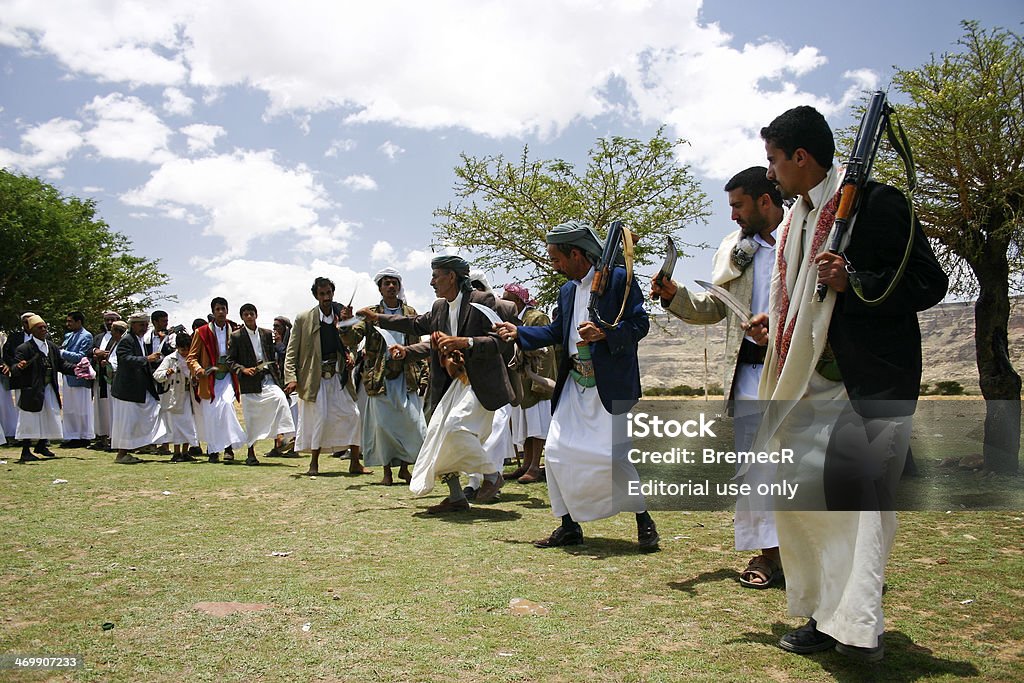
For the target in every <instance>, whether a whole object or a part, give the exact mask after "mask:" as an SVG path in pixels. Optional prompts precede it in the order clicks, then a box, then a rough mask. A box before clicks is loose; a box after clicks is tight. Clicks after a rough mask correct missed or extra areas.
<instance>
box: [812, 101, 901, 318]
mask: <svg viewBox="0 0 1024 683" xmlns="http://www.w3.org/2000/svg"><path fill="white" fill-rule="evenodd" d="M891 112H892V107H890V106H889V104H888V102H886V101H885V93H883V92H882V91H881V90H878V91H876V92H875V94H874V95H872V96H871V102H870V103H868V108H867V110H866V111H865V112H864V117H863V118H862V119H861V121H860V128H859V129H858V130H857V139H856V140H854V142H853V151H852V152H851V153H850V160H849V162H847V164H846V174H845V175H844V176H843V183H842V185H840V186H839V208H838V209H836V222H835V231H834V232H833V233H832V246H830V247H829V251H831V252H833V253H837V254H838V253H839V247H840V245H841V243H842V241H843V237H844V236H845V235H846V230H847V228H848V227H849V226H850V220H851V219H852V218H853V217H854V216H855V215H856V214H857V210H858V209H859V208H860V200H861V198H862V196H863V194H864V186H865V185H867V183H868V178H869V177H870V176H871V167H872V166H873V165H874V163H875V156H876V155H877V154H878V145H879V144H880V143H881V142H882V133H883V132H885V125H883V124H888V122H889V114H890V113H891ZM815 292H816V294H817V299H818V303H821V302H822V301H824V300H825V294H826V293H827V292H828V286H827V285H824V284H822V283H820V282H819V283H818V286H817V287H816V288H815Z"/></svg>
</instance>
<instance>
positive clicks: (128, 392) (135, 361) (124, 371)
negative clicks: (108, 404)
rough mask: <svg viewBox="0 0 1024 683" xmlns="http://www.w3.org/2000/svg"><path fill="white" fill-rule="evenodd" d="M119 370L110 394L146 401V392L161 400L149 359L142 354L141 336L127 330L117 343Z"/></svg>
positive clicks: (136, 401)
mask: <svg viewBox="0 0 1024 683" xmlns="http://www.w3.org/2000/svg"><path fill="white" fill-rule="evenodd" d="M116 353H117V372H116V373H114V383H113V385H112V386H111V387H110V395H111V396H113V397H114V398H117V399H121V400H122V401H131V402H132V403H145V402H146V393H147V392H148V393H149V394H150V395H151V396H152V397H153V398H155V399H157V400H159V396H158V392H157V386H156V380H155V379H153V371H152V370H150V368H149V361H148V360H146V357H145V356H144V355H142V347H141V346H140V342H139V338H138V337H136V336H135V335H133V334H132V333H131V332H125V334H124V336H123V337H121V341H119V342H118V343H117V351H116Z"/></svg>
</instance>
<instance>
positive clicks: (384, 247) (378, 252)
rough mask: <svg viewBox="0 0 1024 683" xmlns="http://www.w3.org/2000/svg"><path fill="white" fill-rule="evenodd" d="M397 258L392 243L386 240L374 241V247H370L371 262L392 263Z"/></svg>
mask: <svg viewBox="0 0 1024 683" xmlns="http://www.w3.org/2000/svg"><path fill="white" fill-rule="evenodd" d="M394 259H395V248H394V247H393V246H391V243H390V242H388V241H386V240H380V241H378V242H374V243H373V248H372V249H370V262H371V263H383V264H389V263H392V262H393V261H394Z"/></svg>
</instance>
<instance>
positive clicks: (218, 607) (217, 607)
mask: <svg viewBox="0 0 1024 683" xmlns="http://www.w3.org/2000/svg"><path fill="white" fill-rule="evenodd" d="M192 608H193V609H197V610H199V611H200V612H205V613H206V614H209V615H210V616H213V617H226V616H228V615H229V614H234V613H235V612H260V611H262V610H265V609H270V605H266V604H263V603H261V602H197V603H196V604H194V605H192Z"/></svg>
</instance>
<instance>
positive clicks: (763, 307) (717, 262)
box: [651, 166, 782, 588]
mask: <svg viewBox="0 0 1024 683" xmlns="http://www.w3.org/2000/svg"><path fill="white" fill-rule="evenodd" d="M767 172H768V169H767V168H765V167H764V166H752V167H751V168H748V169H746V170H743V171H740V172H739V173H737V174H736V175H734V176H733V177H732V178H731V179H730V180H729V182H728V183H726V184H725V191H726V192H727V193H728V197H729V207H730V208H731V209H732V220H734V221H735V222H736V224H737V225H739V230H735V231H733V232H731V233H729V234H728V235H726V236H725V239H723V240H722V243H721V245H719V247H718V251H717V252H715V256H714V258H713V259H712V262H711V263H712V266H711V280H712V281H711V282H710V283H706V282H702V281H700V280H697V283H698V284H700V285H701V286H702V287H705V288H707V289H708V290H709V291H708V292H691V291H689V290H688V289H686V287H680V286H679V285H677V284H676V283H675V281H673V280H672V271H671V266H674V265H675V263H674V258H673V259H666V265H668V262H669V261H671V266H669V269H668V270H667V271H666V269H665V268H664V267H663V268H662V270H661V272H659V273H658V274H657V275H656V276H655V277H654V279H653V280H652V281H651V295H652V297H654V298H658V299H660V300H661V305H662V306H663V307H664V308H665V309H667V310H668V312H669V313H671V314H672V315H674V316H676V317H677V318H679V319H680V320H682V321H684V322H687V323H690V324H691V325H713V324H715V323H717V322H719V321H720V320H722V319H724V318H726V317H728V323H727V326H726V329H725V358H726V359H727V360H728V361H729V362H728V363H726V364H725V365H724V376H723V378H722V386H723V387H724V391H725V397H726V414H728V415H731V416H733V418H734V420H733V433H734V443H735V448H736V452H741V451H749V450H750V446H751V444H752V442H753V440H754V434H755V432H756V431H757V425H758V423H759V421H760V413H761V411H760V410H758V408H757V403H756V401H757V386H758V382H759V381H760V379H761V370H762V369H763V368H764V356H765V347H763V346H758V345H757V344H755V343H754V340H753V339H752V338H751V337H750V336H748V335H747V334H746V327H747V322H748V321H749V320H750V318H751V311H757V312H759V313H760V312H764V311H767V310H768V292H769V290H770V288H771V279H772V265H773V263H774V261H775V229H776V228H777V227H778V225H779V223H781V222H782V195H781V194H780V193H779V190H778V188H777V187H775V184H774V183H772V182H770V181H769V180H768V178H767V177H766V174H767ZM673 250H674V248H673ZM730 311H731V312H732V313H733V315H729V312H730ZM775 467H776V466H775V465H773V464H771V463H761V464H757V465H753V466H751V467H750V469H749V470H748V471H747V472H746V473H745V475H744V480H743V481H744V482H745V483H748V484H751V486H752V488H753V489H754V490H756V488H757V484H760V483H771V482H772V481H774V477H775ZM765 507H767V506H765V505H762V504H759V503H758V501H757V499H752V498H751V497H749V496H742V497H740V498H739V499H738V500H737V501H736V515H735V517H734V518H733V535H734V539H735V543H736V550H760V551H761V552H760V553H759V554H758V555H755V556H754V557H753V558H751V560H750V562H749V563H748V564H747V568H746V569H745V570H743V572H742V573H741V574H740V585H742V586H744V587H746V588H768V587H769V586H771V585H773V584H775V583H776V582H777V581H778V580H779V579H781V577H782V564H781V560H780V558H779V539H778V535H777V534H776V532H775V515H774V513H773V512H772V510H770V509H762V508H765Z"/></svg>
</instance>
